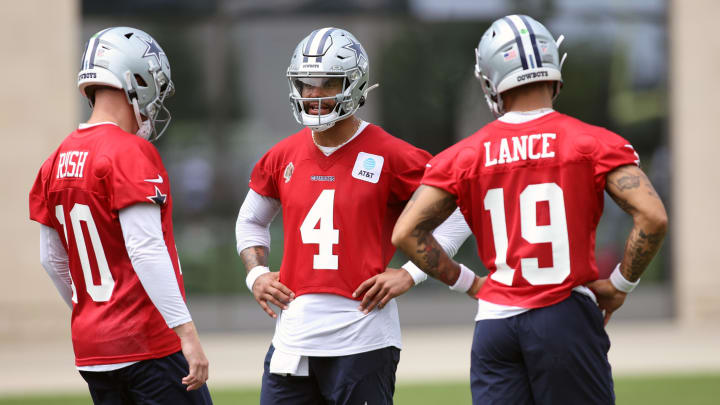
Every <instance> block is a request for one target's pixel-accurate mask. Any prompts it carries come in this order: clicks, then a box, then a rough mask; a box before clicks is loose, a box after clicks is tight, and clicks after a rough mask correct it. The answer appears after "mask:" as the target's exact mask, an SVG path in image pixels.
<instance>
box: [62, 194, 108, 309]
mask: <svg viewBox="0 0 720 405" xmlns="http://www.w3.org/2000/svg"><path fill="white" fill-rule="evenodd" d="M55 217H56V218H57V220H58V222H60V224H62V226H63V232H64V233H65V242H66V243H67V244H68V246H69V245H70V243H69V242H70V241H69V240H68V237H67V225H65V212H64V211H63V206H62V205H56V206H55ZM70 221H72V229H73V234H74V236H75V245H76V246H77V251H78V256H80V266H81V267H82V271H83V277H84V278H85V289H86V290H87V293H88V294H89V295H90V298H92V300H93V301H95V302H107V301H110V296H111V295H112V292H113V288H114V287H115V280H113V278H112V274H110V266H108V262H107V259H106V258H105V251H104V250H103V246H102V242H100V234H99V233H98V230H97V226H95V220H93V217H92V214H91V213H90V207H89V206H87V205H85V204H79V203H76V204H75V205H73V208H72V210H70ZM81 221H83V222H85V224H86V225H87V230H88V234H89V236H90V242H91V243H92V248H93V251H94V252H95V261H96V262H97V266H98V271H99V273H100V285H96V284H94V283H93V277H92V270H91V268H90V257H89V256H88V249H87V246H85V236H83V231H82V227H81V226H80V222H81ZM71 287H72V292H73V296H72V300H73V302H74V303H76V304H77V302H78V301H77V291H76V290H75V283H74V282H73V283H72V285H71Z"/></svg>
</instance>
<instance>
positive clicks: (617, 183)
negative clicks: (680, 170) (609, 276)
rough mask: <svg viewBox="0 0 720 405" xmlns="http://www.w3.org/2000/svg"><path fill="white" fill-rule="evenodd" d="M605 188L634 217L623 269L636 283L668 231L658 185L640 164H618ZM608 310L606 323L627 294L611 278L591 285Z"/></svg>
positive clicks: (622, 271) (623, 272) (608, 177)
mask: <svg viewBox="0 0 720 405" xmlns="http://www.w3.org/2000/svg"><path fill="white" fill-rule="evenodd" d="M605 190H606V191H607V192H608V194H610V196H611V197H612V199H613V200H614V201H615V202H616V203H617V204H618V206H620V208H622V209H623V210H624V211H625V212H627V213H628V214H630V215H631V216H632V218H633V228H632V229H631V231H630V235H629V236H628V239H627V241H626V242H625V253H624V255H623V258H622V261H621V262H620V272H621V274H622V276H623V277H624V278H625V279H626V280H627V281H629V282H636V281H637V280H638V279H639V278H640V276H641V275H642V273H643V272H644V271H645V268H647V266H648V264H649V263H650V261H651V260H652V258H653V257H655V254H656V253H657V252H658V250H659V249H660V246H661V245H662V242H663V239H664V238H665V233H666V231H667V213H666V212H665V206H664V205H663V203H662V201H661V200H660V196H658V194H657V192H656V191H655V188H654V187H653V186H652V184H651V183H650V180H649V179H648V178H647V176H646V175H645V173H643V171H642V170H641V169H640V168H639V167H637V166H632V165H629V166H622V167H619V168H617V169H615V170H613V171H612V172H610V174H608V176H607V185H606V187H605ZM588 286H589V287H590V288H591V289H593V291H594V292H595V294H596V295H597V296H598V302H599V304H600V307H601V308H602V309H603V310H605V323H607V321H609V320H610V316H611V315H612V313H613V312H614V311H615V310H617V309H618V308H619V307H620V306H621V305H622V304H623V302H624V301H625V296H626V295H627V294H626V293H624V292H622V291H619V290H617V289H616V288H615V287H614V286H613V285H612V283H610V282H609V281H608V280H598V281H596V282H593V283H591V284H589V285H588Z"/></svg>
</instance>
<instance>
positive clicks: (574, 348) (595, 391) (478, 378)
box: [470, 292, 615, 405]
mask: <svg viewBox="0 0 720 405" xmlns="http://www.w3.org/2000/svg"><path fill="white" fill-rule="evenodd" d="M609 349H610V339H609V338H608V335H607V333H605V328H604V326H603V316H602V313H601V311H600V309H599V308H598V306H597V305H596V304H595V303H594V302H593V301H592V300H591V299H590V298H589V297H587V296H585V295H583V294H580V293H575V292H573V293H572V294H571V295H570V297H568V298H567V299H565V300H564V301H561V302H559V303H557V304H555V305H551V306H549V307H545V308H538V309H533V310H530V311H527V312H525V313H523V314H520V315H517V316H513V317H510V318H506V319H487V320H482V321H478V322H476V324H475V335H474V337H473V344H472V353H471V366H470V386H471V391H472V397H473V404H488V405H491V404H517V405H521V404H537V405H539V404H614V403H615V393H614V389H613V381H612V373H611V370H610V363H609V362H608V358H607V353H608V350H609Z"/></svg>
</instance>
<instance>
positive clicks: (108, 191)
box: [30, 124, 184, 366]
mask: <svg viewBox="0 0 720 405" xmlns="http://www.w3.org/2000/svg"><path fill="white" fill-rule="evenodd" d="M137 203H148V204H158V205H160V206H161V220H162V228H163V231H164V235H165V243H166V245H167V246H168V247H169V249H168V252H169V253H170V258H171V260H172V263H173V267H174V268H175V273H176V276H177V280H178V284H179V286H180V291H181V292H182V293H183V295H184V288H183V284H182V276H181V274H180V267H179V264H178V258H177V251H176V249H175V241H174V239H173V232H172V222H171V216H172V200H171V199H170V184H169V181H168V177H167V172H166V171H165V168H164V167H163V164H162V161H161V160H160V155H159V154H158V153H157V150H156V149H155V147H153V146H152V145H151V144H150V143H149V142H147V141H145V140H143V139H141V138H140V137H138V136H136V135H133V134H128V133H126V132H124V131H122V130H121V129H120V128H119V127H117V126H116V125H113V124H103V125H96V126H92V127H89V128H87V129H79V130H77V131H75V132H73V133H72V134H70V135H69V136H68V137H67V138H65V140H64V141H63V142H62V144H60V147H59V148H58V149H57V150H56V151H55V152H54V153H53V154H52V155H51V156H50V157H49V158H48V160H47V161H45V163H44V164H43V166H42V168H41V169H40V172H39V173H38V176H37V178H36V180H35V184H34V185H33V188H32V190H31V192H30V218H31V219H33V220H35V221H37V222H39V223H41V224H44V225H47V226H50V227H53V228H55V230H57V232H58V234H59V235H60V239H61V240H62V242H63V245H64V246H65V249H66V250H67V252H68V258H69V266H70V275H71V277H72V289H73V297H72V300H73V312H72V340H73V347H74V350H75V362H76V365H78V366H90V365H97V364H113V363H123V362H128V361H136V360H144V359H150V358H158V357H163V356H166V355H169V354H172V353H174V352H176V351H178V350H180V341H179V339H178V337H177V335H176V334H175V333H174V332H173V331H172V330H171V329H169V328H168V327H167V325H166V323H165V321H164V319H163V318H162V315H160V312H159V311H158V310H157V309H156V308H155V306H154V305H153V303H152V301H151V300H150V298H149V297H148V296H147V294H146V293H145V290H144V289H143V286H142V284H141V283H140V280H139V279H138V277H137V275H136V274H135V271H134V270H133V267H132V264H131V262H130V259H129V257H128V253H127V250H126V248H125V241H124V238H123V233H122V229H121V227H120V222H119V219H118V212H119V210H121V209H122V208H125V207H128V206H130V205H133V204H137Z"/></svg>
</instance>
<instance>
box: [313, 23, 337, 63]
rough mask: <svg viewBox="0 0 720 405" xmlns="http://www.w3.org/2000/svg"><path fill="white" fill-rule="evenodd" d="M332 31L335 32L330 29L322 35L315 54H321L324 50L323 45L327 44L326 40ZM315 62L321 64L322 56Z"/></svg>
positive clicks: (333, 29)
mask: <svg viewBox="0 0 720 405" xmlns="http://www.w3.org/2000/svg"><path fill="white" fill-rule="evenodd" d="M333 31H335V28H330V29H329V30H327V31H326V32H325V34H323V36H322V39H321V40H320V44H319V45H318V50H317V52H316V54H317V55H320V54H322V53H323V50H324V49H325V43H326V42H327V39H328V38H329V37H330V34H332V33H333ZM315 61H316V62H318V63H320V62H322V56H320V57H318V58H317V59H316V60H315Z"/></svg>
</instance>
